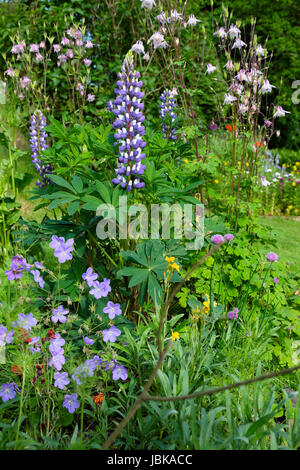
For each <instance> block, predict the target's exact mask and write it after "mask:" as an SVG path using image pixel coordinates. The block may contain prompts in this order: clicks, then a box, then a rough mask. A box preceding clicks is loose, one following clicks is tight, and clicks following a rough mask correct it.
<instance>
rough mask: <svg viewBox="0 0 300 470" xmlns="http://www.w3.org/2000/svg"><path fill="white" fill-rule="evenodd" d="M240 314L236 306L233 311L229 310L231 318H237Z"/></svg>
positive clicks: (228, 315)
mask: <svg viewBox="0 0 300 470" xmlns="http://www.w3.org/2000/svg"><path fill="white" fill-rule="evenodd" d="M238 314H239V309H238V308H236V307H235V308H234V309H233V310H232V311H231V312H228V314H227V317H228V318H229V319H230V320H236V319H237V318H238V316H239V315H238Z"/></svg>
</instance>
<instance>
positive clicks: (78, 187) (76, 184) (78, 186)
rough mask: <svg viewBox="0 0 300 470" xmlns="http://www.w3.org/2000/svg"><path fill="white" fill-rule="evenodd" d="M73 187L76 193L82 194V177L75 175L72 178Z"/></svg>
mask: <svg viewBox="0 0 300 470" xmlns="http://www.w3.org/2000/svg"><path fill="white" fill-rule="evenodd" d="M72 186H73V188H74V189H75V191H76V193H81V192H82V190H83V182H82V179H81V178H80V176H77V175H74V176H73V177H72Z"/></svg>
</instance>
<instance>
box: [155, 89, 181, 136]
mask: <svg viewBox="0 0 300 470" xmlns="http://www.w3.org/2000/svg"><path fill="white" fill-rule="evenodd" d="M176 94H177V91H176V88H175V89H174V90H165V91H164V92H163V93H162V94H161V95H160V101H161V105H160V111H159V117H160V119H161V120H162V130H163V137H164V139H169V140H177V136H176V134H175V132H176V130H177V128H176V127H175V122H176V119H177V115H176V114H175V112H174V109H175V108H176V107H177V104H176V101H175V98H174V96H175V95H176Z"/></svg>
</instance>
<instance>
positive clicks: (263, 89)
mask: <svg viewBox="0 0 300 470" xmlns="http://www.w3.org/2000/svg"><path fill="white" fill-rule="evenodd" d="M272 88H276V86H275V85H271V83H270V82H269V80H267V79H266V80H264V81H263V84H262V87H261V92H262V94H263V95H264V94H265V93H271V91H272Z"/></svg>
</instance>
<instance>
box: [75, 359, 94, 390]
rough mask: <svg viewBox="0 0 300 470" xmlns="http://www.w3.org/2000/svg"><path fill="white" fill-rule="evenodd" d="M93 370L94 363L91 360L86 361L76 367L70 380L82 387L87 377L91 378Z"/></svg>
mask: <svg viewBox="0 0 300 470" xmlns="http://www.w3.org/2000/svg"><path fill="white" fill-rule="evenodd" d="M95 369H96V364H95V361H94V360H93V359H87V360H86V361H85V362H84V363H83V364H80V366H78V367H76V369H75V370H74V374H73V375H72V379H73V380H75V382H76V383H77V384H78V385H82V384H83V383H84V382H86V380H87V379H88V377H93V375H94V370H95Z"/></svg>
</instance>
